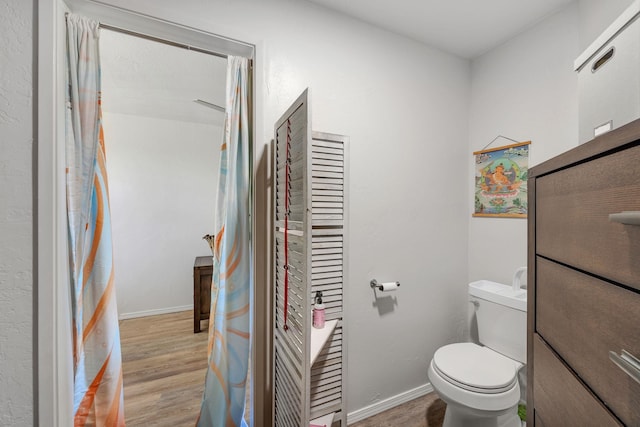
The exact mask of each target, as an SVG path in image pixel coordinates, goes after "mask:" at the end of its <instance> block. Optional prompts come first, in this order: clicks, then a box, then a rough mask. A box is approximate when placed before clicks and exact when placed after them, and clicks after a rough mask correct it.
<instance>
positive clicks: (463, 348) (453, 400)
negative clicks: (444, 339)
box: [427, 280, 527, 427]
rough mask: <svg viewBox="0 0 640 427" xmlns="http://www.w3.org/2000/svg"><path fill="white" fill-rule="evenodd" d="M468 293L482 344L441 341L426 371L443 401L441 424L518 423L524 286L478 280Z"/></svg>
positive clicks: (515, 426)
mask: <svg viewBox="0 0 640 427" xmlns="http://www.w3.org/2000/svg"><path fill="white" fill-rule="evenodd" d="M523 293H524V295H523ZM469 298H470V302H471V303H473V305H474V307H475V314H476V317H477V324H478V338H479V342H480V344H482V345H478V344H476V343H470V342H466V343H455V344H449V345H445V346H443V347H441V348H439V349H438V350H437V351H436V352H435V354H434V355H433V358H432V360H431V363H430V364H429V368H428V371H427V373H428V376H429V380H430V381H431V385H432V386H433V388H434V390H435V391H436V392H437V393H438V395H439V396H440V398H441V399H442V400H443V401H444V402H446V403H447V408H446V410H445V418H444V423H443V427H521V425H522V422H521V420H520V417H519V416H518V403H519V402H520V401H521V400H522V399H523V396H521V395H520V389H521V387H520V384H519V382H518V372H519V370H520V369H521V368H522V367H524V366H525V365H524V363H525V362H526V317H527V316H526V291H523V290H520V289H514V288H513V287H511V286H506V285H502V284H499V283H495V282H489V281H486V280H481V281H479V282H473V283H470V284H469Z"/></svg>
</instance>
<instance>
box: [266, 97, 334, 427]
mask: <svg viewBox="0 0 640 427" xmlns="http://www.w3.org/2000/svg"><path fill="white" fill-rule="evenodd" d="M307 102H308V100H307V92H306V91H305V93H303V95H301V96H300V97H299V98H298V100H296V102H295V103H294V104H293V105H292V107H291V108H289V110H288V111H287V112H286V113H285V115H283V117H282V118H281V119H280V120H279V121H278V122H277V124H276V129H275V137H274V141H275V143H274V163H273V164H274V169H273V185H274V193H273V194H274V208H273V209H274V212H273V217H274V224H275V230H274V231H275V233H274V237H275V238H274V244H273V253H274V261H275V265H274V267H275V268H274V277H273V282H274V325H275V329H274V419H273V420H274V422H275V425H276V427H280V426H283V427H291V426H295V427H306V426H308V425H309V421H310V420H311V419H314V418H318V417H321V416H325V415H327V414H331V413H334V422H333V424H332V427H340V426H343V425H344V426H345V427H346V415H345V407H344V384H345V379H344V365H343V356H344V338H343V337H344V335H343V334H344V330H343V328H344V325H343V308H344V302H343V301H344V290H343V285H344V283H343V282H344V271H345V259H344V255H345V247H344V244H345V242H344V223H345V219H346V214H345V202H346V195H345V188H346V186H347V179H346V173H345V165H346V163H347V156H346V144H347V139H346V138H345V137H341V136H338V135H330V134H323V133H313V135H311V134H310V133H309V129H310V126H309V124H308V119H309V110H308V104H307ZM287 158H288V160H287ZM285 219H286V221H285ZM285 222H286V228H287V230H286V235H287V245H285V244H284V240H285V239H284V236H285V230H284V227H285ZM285 251H286V252H285ZM285 257H286V258H287V264H288V266H287V267H288V269H287V270H285V262H284V260H285ZM285 276H286V277H287V279H286V281H287V284H288V290H287V291H286V292H285ZM317 291H322V293H323V303H324V305H325V318H326V319H327V320H331V321H333V322H332V324H331V326H330V327H331V328H332V329H327V330H326V332H325V333H324V334H322V333H320V334H317V333H314V337H316V339H317V337H318V336H322V337H324V336H327V335H328V338H327V341H326V342H325V343H324V344H320V345H321V346H322V345H323V347H322V348H321V349H320V353H319V354H317V357H316V355H315V354H314V356H313V357H314V360H315V362H314V364H313V365H311V361H310V338H311V306H312V301H313V296H314V295H315V292H317ZM285 293H287V305H286V306H285ZM285 316H287V326H288V330H284V328H283V326H284V319H285ZM335 321H337V325H336V322H335ZM334 325H335V328H333V327H334ZM315 348H317V347H315Z"/></svg>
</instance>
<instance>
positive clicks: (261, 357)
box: [33, 0, 271, 427]
mask: <svg viewBox="0 0 640 427" xmlns="http://www.w3.org/2000/svg"><path fill="white" fill-rule="evenodd" d="M69 11H73V12H75V13H80V14H83V15H85V16H89V17H92V18H94V19H98V20H100V21H101V22H104V23H106V24H109V25H112V26H116V27H119V28H123V29H127V30H130V31H133V32H135V33H140V34H146V35H151V36H154V37H158V38H160V39H166V40H170V41H173V42H177V43H181V44H185V45H189V46H196V47H200V48H203V49H206V50H210V51H214V52H217V53H223V54H227V55H238V56H244V57H248V58H250V59H252V63H253V69H252V72H251V84H250V91H251V92H250V93H251V101H250V105H251V122H252V123H251V149H250V165H251V175H250V177H249V178H250V206H251V209H250V221H251V235H252V239H251V274H250V277H251V286H252V292H251V294H252V325H251V328H252V345H251V352H252V353H251V372H252V377H253V379H254V381H252V385H251V388H252V408H251V411H252V417H251V418H252V420H253V419H258V420H261V419H263V417H268V418H264V419H270V410H271V394H270V391H269V387H270V386H269V384H270V371H269V369H268V367H269V363H270V362H269V360H268V359H269V348H270V340H269V339H265V338H264V337H268V331H269V329H268V328H269V325H270V321H269V309H268V307H269V304H270V303H269V296H268V289H269V286H268V279H265V278H266V277H269V275H268V273H266V272H265V270H266V269H267V268H268V267H267V266H268V263H267V260H265V259H262V258H263V257H257V256H256V253H258V252H256V249H257V248H258V249H260V248H265V247H268V232H267V229H268V227H267V226H266V222H267V219H268V217H266V216H265V215H264V213H265V212H268V209H269V207H268V199H267V198H265V197H264V196H263V195H261V194H262V192H264V191H265V189H266V185H267V184H266V183H264V182H263V179H258V180H256V175H257V174H259V175H261V176H263V175H265V172H264V165H262V162H261V161H258V159H257V158H256V137H257V132H256V129H258V128H259V126H258V125H261V123H257V122H260V118H261V116H260V115H259V114H256V113H257V111H258V110H259V109H260V108H261V107H262V102H261V101H262V100H261V99H260V98H259V97H258V96H256V95H257V93H259V92H260V91H259V90H257V89H259V87H258V86H257V84H259V81H260V79H257V78H256V75H261V74H262V71H261V69H259V68H258V67H257V66H258V65H260V64H261V62H262V61H261V60H260V59H261V58H260V56H259V55H257V53H258V49H256V44H251V43H246V42H241V41H238V40H234V39H230V38H226V37H222V36H219V35H216V34H213V33H210V32H208V31H206V30H201V29H197V28H191V27H187V26H184V25H181V24H179V23H176V22H171V21H167V20H162V19H158V18H154V17H150V16H146V15H142V14H140V13H137V12H135V11H133V10H128V9H123V8H119V7H115V6H110V5H105V4H102V3H97V2H95V1H93V0H54V1H51V0H37V14H36V21H35V22H34V26H36V25H37V30H35V31H34V34H35V35H36V37H37V73H38V74H37V87H36V91H35V92H36V94H35V97H36V99H37V113H36V114H37V123H36V124H34V133H35V135H36V137H35V139H36V141H37V142H36V144H37V148H36V150H37V152H36V153H35V156H36V164H37V165H36V166H35V167H34V169H35V170H36V174H37V176H36V178H35V181H36V189H35V194H36V196H35V204H36V218H37V219H36V221H37V223H36V224H37V225H36V227H37V231H36V235H35V239H34V255H35V262H34V316H35V319H34V380H33V385H34V425H36V426H42V427H45V426H54V427H66V426H68V425H73V366H72V356H71V323H70V322H71V319H70V317H71V314H70V295H69V289H68V270H67V269H68V260H67V226H66V196H65V193H66V189H65V176H64V168H65V161H64V157H65V150H64V113H63V112H64V109H65V100H64V99H65V97H64V90H65V88H64V81H65V78H64V77H65V70H64V63H65V60H64V38H65V29H64V14H65V13H66V12H69ZM257 302H259V303H260V304H258V303H257ZM203 384H204V381H203Z"/></svg>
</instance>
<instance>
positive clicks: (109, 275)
mask: <svg viewBox="0 0 640 427" xmlns="http://www.w3.org/2000/svg"><path fill="white" fill-rule="evenodd" d="M98 37H99V28H98V23H97V22H95V21H92V20H89V19H87V18H84V17H81V16H77V15H73V14H70V15H68V16H67V66H68V68H67V77H68V84H69V92H68V94H67V110H66V128H65V139H66V178H67V179H66V185H67V221H68V233H69V235H68V238H69V268H70V278H71V297H72V298H71V299H72V301H71V305H72V311H73V313H72V320H73V359H74V360H73V367H74V402H73V409H74V425H75V426H89V425H91V426H109V427H111V426H124V424H125V423H124V400H123V398H124V396H123V385H122V362H121V359H122V357H121V353H120V330H119V327H118V312H117V308H116V296H115V286H114V283H113V249H112V244H111V215H110V210H109V189H108V185H107V169H106V159H105V150H104V137H103V133H102V123H101V111H100V108H101V107H100V58H99V52H98Z"/></svg>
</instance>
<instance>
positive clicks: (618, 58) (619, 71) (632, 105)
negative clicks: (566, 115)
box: [574, 0, 640, 144]
mask: <svg viewBox="0 0 640 427" xmlns="http://www.w3.org/2000/svg"><path fill="white" fill-rule="evenodd" d="M639 17H640V0H636V1H634V2H633V4H632V5H631V6H629V7H628V8H627V9H626V10H625V11H624V12H623V13H622V15H620V16H619V17H618V18H617V19H616V20H615V21H614V22H613V23H612V24H611V25H610V26H609V27H608V28H607V29H606V30H605V31H604V32H603V33H602V34H601V35H600V36H599V37H598V38H597V39H596V40H595V41H594V42H593V43H592V44H591V45H590V46H589V47H588V48H587V49H586V50H585V51H584V52H583V53H582V54H581V55H580V56H579V57H578V59H576V61H575V63H574V69H575V71H577V72H578V114H579V118H578V123H579V131H578V135H579V142H580V144H582V143H585V142H587V141H590V140H591V139H593V138H595V137H596V136H599V135H601V134H603V133H606V132H608V131H610V130H613V129H616V128H619V127H620V126H622V125H625V124H627V123H629V122H631V121H633V120H635V119H637V118H640V22H639V21H640V19H639Z"/></svg>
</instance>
